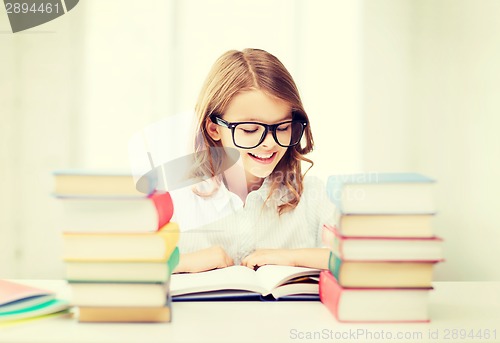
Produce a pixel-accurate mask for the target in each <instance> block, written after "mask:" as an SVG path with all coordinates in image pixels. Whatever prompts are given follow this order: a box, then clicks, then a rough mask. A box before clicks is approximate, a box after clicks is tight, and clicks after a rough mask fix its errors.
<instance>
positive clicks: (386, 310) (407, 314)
mask: <svg viewBox="0 0 500 343" xmlns="http://www.w3.org/2000/svg"><path fill="white" fill-rule="evenodd" d="M430 290H432V288H415V289H411V288H344V287H342V286H340V285H339V284H338V283H337V280H336V279H335V278H334V277H333V275H332V274H331V273H330V272H329V271H326V270H324V271H322V272H321V274H320V278H319V296H320V300H321V302H322V303H323V304H324V305H325V306H326V307H327V308H328V310H329V311H330V312H331V313H332V314H333V315H334V316H335V318H336V319H337V320H338V321H339V322H363V323H383V322H387V323H408V322H429V321H430V318H429V311H428V296H429V291H430Z"/></svg>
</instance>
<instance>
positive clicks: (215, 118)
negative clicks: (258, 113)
mask: <svg viewBox="0 0 500 343" xmlns="http://www.w3.org/2000/svg"><path fill="white" fill-rule="evenodd" d="M209 118H210V121H211V122H212V123H214V124H216V125H219V126H222V127H226V128H228V129H230V130H231V136H232V138H233V144H234V145H235V146H237V147H238V148H240V149H253V148H256V147H258V146H259V145H260V144H261V143H262V142H263V141H264V140H265V139H266V136H267V134H268V133H269V131H270V132H271V133H272V136H273V139H274V141H275V142H276V143H277V144H278V145H279V146H281V147H283V148H289V147H293V146H296V145H297V144H299V143H300V141H301V139H302V136H303V135H304V131H305V129H306V126H307V124H308V123H307V121H306V120H300V119H299V120H296V119H295V120H294V119H291V120H286V121H283V122H281V123H276V124H264V123H259V122H255V121H239V122H228V121H226V120H224V119H222V118H221V117H220V115H219V114H217V113H212V114H210V115H209ZM286 123H300V124H302V132H301V133H300V137H299V139H298V140H297V143H295V144H292V145H283V144H281V143H280V142H278V137H277V136H276V128H277V127H278V126H280V125H282V124H286ZM239 124H257V125H260V126H264V133H263V134H262V137H260V140H259V142H258V143H257V144H256V145H254V146H252V147H243V146H240V145H238V144H236V140H235V139H234V129H235V128H236V126H238V125H239Z"/></svg>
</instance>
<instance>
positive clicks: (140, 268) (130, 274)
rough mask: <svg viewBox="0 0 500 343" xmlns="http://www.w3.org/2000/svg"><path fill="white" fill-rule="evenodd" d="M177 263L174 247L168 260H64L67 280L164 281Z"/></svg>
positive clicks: (177, 253)
mask: <svg viewBox="0 0 500 343" xmlns="http://www.w3.org/2000/svg"><path fill="white" fill-rule="evenodd" d="M178 263H179V249H178V248H177V247H176V248H175V249H174V251H173V252H172V254H171V255H170V258H169V259H168V262H167V263H165V262H163V261H162V262H138V261H114V262H103V261H97V262H92V261H76V262H65V263H64V265H65V275H66V279H67V280H68V281H69V282H117V283H118V282H150V283H151V282H166V281H168V280H169V278H170V275H171V274H172V271H173V270H174V269H175V267H176V266H177V264H178Z"/></svg>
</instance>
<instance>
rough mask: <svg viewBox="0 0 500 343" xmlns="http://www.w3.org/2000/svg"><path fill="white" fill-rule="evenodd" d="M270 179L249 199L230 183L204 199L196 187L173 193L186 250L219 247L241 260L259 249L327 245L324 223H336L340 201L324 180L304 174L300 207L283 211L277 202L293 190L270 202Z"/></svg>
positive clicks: (181, 242)
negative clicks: (335, 201) (334, 199)
mask: <svg viewBox="0 0 500 343" xmlns="http://www.w3.org/2000/svg"><path fill="white" fill-rule="evenodd" d="M270 183H271V182H270V180H269V179H266V180H265V181H264V183H263V184H262V186H261V187H260V188H259V189H258V190H256V191H252V192H250V193H249V194H248V195H247V198H246V203H245V204H244V203H243V201H242V200H241V199H240V198H239V197H238V196H237V195H236V194H234V193H232V192H230V191H229V190H228V189H227V188H226V187H225V185H224V184H221V185H220V188H219V189H218V191H217V192H215V194H214V195H212V196H211V197H208V198H203V197H200V196H198V195H196V194H195V193H194V192H193V190H192V188H191V187H186V188H182V189H178V190H173V191H171V192H170V194H171V196H172V200H173V203H174V217H173V218H172V221H175V222H177V223H178V224H179V227H180V230H181V236H180V240H179V244H178V245H179V250H180V252H181V253H187V252H193V251H197V250H200V249H204V248H208V247H211V246H214V245H218V246H221V247H222V248H224V250H225V251H226V253H227V254H228V255H229V256H230V257H231V258H232V259H233V260H234V262H235V264H240V262H241V260H242V259H243V258H244V257H245V256H247V255H248V254H250V253H251V252H253V251H254V250H256V249H266V248H269V249H271V248H274V249H278V248H285V249H294V248H315V247H320V246H321V227H322V226H323V224H330V225H333V224H335V218H336V216H335V212H336V208H335V205H334V204H333V203H332V202H330V200H329V199H328V197H327V194H326V186H325V184H324V183H323V182H322V181H321V180H320V179H318V178H316V177H312V176H307V177H305V178H304V191H303V193H302V196H301V199H300V201H299V203H298V205H297V207H295V209H293V210H291V211H288V212H286V213H283V214H282V215H279V214H278V210H277V206H278V205H280V204H282V203H284V202H285V201H286V199H287V194H288V191H287V190H286V188H285V187H282V188H279V189H278V190H277V191H276V192H275V193H274V194H273V196H272V197H271V198H270V199H269V200H268V202H267V203H266V204H265V205H264V201H265V200H266V198H267V196H268V194H269V188H270Z"/></svg>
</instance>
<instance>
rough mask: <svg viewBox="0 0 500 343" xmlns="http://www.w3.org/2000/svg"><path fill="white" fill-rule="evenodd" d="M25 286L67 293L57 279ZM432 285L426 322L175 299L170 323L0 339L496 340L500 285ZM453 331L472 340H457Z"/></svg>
mask: <svg viewBox="0 0 500 343" xmlns="http://www.w3.org/2000/svg"><path fill="white" fill-rule="evenodd" d="M18 281H21V280H18ZM24 282H25V283H29V284H33V285H37V286H40V287H46V288H51V289H54V290H56V291H58V293H59V295H60V296H61V297H68V296H69V294H68V290H67V287H66V284H65V282H64V281H41V280H39V281H27V280H25V281H24ZM434 288H435V290H434V291H433V292H432V293H431V304H430V311H431V318H432V322H431V323H429V324H341V323H338V322H337V321H336V320H335V319H334V317H333V316H332V315H331V314H330V312H329V311H328V310H327V309H326V307H324V306H323V305H322V304H321V303H320V302H200V303H193V302H192V303H175V302H174V303H173V306H172V311H173V320H172V322H171V323H153V324H102V323H97V324H89V323H78V322H77V321H76V320H75V319H74V318H70V317H55V318H48V319H43V320H37V321H33V322H29V323H25V324H22V325H17V326H13V327H7V328H2V329H0V342H9V343H18V342H26V343H28V342H30V343H31V342H40V343H41V342H46V343H79V342H103V343H104V342H119V343H128V342H141V343H153V342H367V341H368V342H387V341H389V340H390V341H391V342H398V341H399V342H495V341H500V282H435V283H434ZM486 329H487V330H489V334H490V338H489V339H486V338H485V333H486V331H485V330H486ZM454 330H456V331H454ZM460 330H466V332H467V333H468V334H469V333H471V332H472V333H474V334H476V335H477V337H476V338H470V337H466V338H465V339H462V340H461V339H459V338H460ZM480 330H481V331H480ZM495 330H496V332H495ZM480 333H481V334H482V336H483V337H482V338H479V334H480ZM495 333H496V337H494V336H493V335H494V334H495ZM389 335H392V339H387V338H390V337H388V336H389ZM398 335H402V336H400V337H399V336H398ZM455 335H456V336H455ZM383 337H385V339H383ZM398 337H399V339H398ZM454 338H455V339H454Z"/></svg>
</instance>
